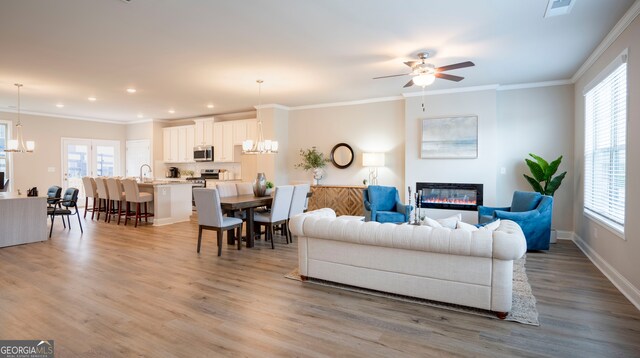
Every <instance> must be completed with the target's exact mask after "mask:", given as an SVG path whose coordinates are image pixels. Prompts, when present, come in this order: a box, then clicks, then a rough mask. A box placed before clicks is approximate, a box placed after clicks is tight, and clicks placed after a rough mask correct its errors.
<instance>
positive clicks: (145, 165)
mask: <svg viewBox="0 0 640 358" xmlns="http://www.w3.org/2000/svg"><path fill="white" fill-rule="evenodd" d="M144 167H147V168H149V171H148V173H153V170H151V166H150V165H149V164H142V165H141V166H140V182H141V183H144V179H143V177H142V169H143V168H144Z"/></svg>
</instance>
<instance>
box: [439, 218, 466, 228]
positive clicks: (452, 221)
mask: <svg viewBox="0 0 640 358" xmlns="http://www.w3.org/2000/svg"><path fill="white" fill-rule="evenodd" d="M436 221H437V222H438V223H440V225H442V226H443V227H448V228H449V229H455V228H456V224H457V223H458V221H462V214H456V215H453V216H450V217H448V218H444V219H436Z"/></svg>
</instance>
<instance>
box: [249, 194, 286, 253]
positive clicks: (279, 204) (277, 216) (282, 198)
mask: <svg viewBox="0 0 640 358" xmlns="http://www.w3.org/2000/svg"><path fill="white" fill-rule="evenodd" d="M291 198H293V186H292V185H282V186H277V187H276V193H275V195H274V196H273V202H272V204H271V211H268V212H258V213H255V214H254V215H253V221H254V222H255V223H256V224H258V225H256V226H260V225H264V226H266V227H267V230H266V236H267V240H269V239H271V248H272V249H275V246H274V244H273V236H274V235H273V231H274V230H273V228H274V226H275V225H279V224H285V223H286V222H287V219H288V218H289V208H290V207H291ZM284 234H285V237H286V239H287V244H288V243H289V233H288V232H287V230H284Z"/></svg>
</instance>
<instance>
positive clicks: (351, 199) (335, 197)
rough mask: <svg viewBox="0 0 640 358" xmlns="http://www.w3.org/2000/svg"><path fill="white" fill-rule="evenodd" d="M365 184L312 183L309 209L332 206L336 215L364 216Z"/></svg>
mask: <svg viewBox="0 0 640 358" xmlns="http://www.w3.org/2000/svg"><path fill="white" fill-rule="evenodd" d="M365 188H366V186H364V185H357V186H354V185H312V186H311V193H313V195H311V198H309V209H308V210H309V211H311V210H316V209H321V208H331V209H333V210H334V211H335V212H336V215H353V216H364V206H363V204H362V189H365Z"/></svg>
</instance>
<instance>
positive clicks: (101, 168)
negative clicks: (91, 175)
mask: <svg viewBox="0 0 640 358" xmlns="http://www.w3.org/2000/svg"><path fill="white" fill-rule="evenodd" d="M114 167H115V148H114V147H113V146H102V145H97V146H96V174H97V175H98V176H109V177H110V176H113V175H114V174H113V171H114Z"/></svg>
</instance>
